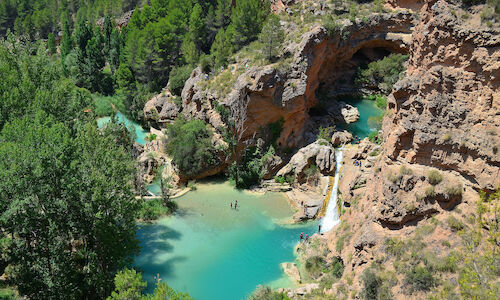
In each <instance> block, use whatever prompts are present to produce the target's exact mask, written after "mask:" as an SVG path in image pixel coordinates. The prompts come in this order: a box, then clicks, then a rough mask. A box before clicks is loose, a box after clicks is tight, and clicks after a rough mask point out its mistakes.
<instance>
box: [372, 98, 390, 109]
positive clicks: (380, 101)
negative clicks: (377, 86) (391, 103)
mask: <svg viewBox="0 0 500 300" xmlns="http://www.w3.org/2000/svg"><path fill="white" fill-rule="evenodd" d="M375 103H376V105H377V107H378V108H380V109H383V110H385V109H386V108H387V98H386V97H384V96H377V97H376V98H375Z"/></svg>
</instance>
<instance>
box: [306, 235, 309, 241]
mask: <svg viewBox="0 0 500 300" xmlns="http://www.w3.org/2000/svg"><path fill="white" fill-rule="evenodd" d="M308 240H309V235H308V234H306V242H307V241H308Z"/></svg>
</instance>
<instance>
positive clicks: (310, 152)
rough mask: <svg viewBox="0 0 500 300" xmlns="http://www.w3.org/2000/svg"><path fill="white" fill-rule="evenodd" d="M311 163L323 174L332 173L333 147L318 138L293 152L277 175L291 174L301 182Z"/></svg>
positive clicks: (333, 167)
mask: <svg viewBox="0 0 500 300" xmlns="http://www.w3.org/2000/svg"><path fill="white" fill-rule="evenodd" d="M312 164H315V165H316V166H317V167H318V168H319V171H320V172H321V173H322V174H323V175H332V174H333V173H334V171H335V149H334V148H333V147H332V146H331V145H330V144H329V143H328V142H327V141H325V140H318V141H316V142H314V143H312V144H310V145H308V146H306V147H304V148H302V149H300V150H299V151H298V152H297V153H296V154H294V155H293V156H292V158H291V159H290V162H289V163H288V164H287V165H286V166H284V167H283V168H282V169H281V170H279V171H278V173H277V175H278V176H286V175H290V174H292V175H294V176H295V179H296V180H297V181H298V182H301V183H302V182H304V179H305V174H304V172H305V170H306V169H307V168H308V167H309V166H311V165H312Z"/></svg>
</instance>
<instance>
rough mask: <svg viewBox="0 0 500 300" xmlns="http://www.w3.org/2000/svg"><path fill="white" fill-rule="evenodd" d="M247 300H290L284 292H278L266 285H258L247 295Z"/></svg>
mask: <svg viewBox="0 0 500 300" xmlns="http://www.w3.org/2000/svg"><path fill="white" fill-rule="evenodd" d="M248 300H290V298H289V297H288V296H287V295H286V294H285V293H279V292H276V291H273V290H272V289H271V288H270V287H268V286H262V285H259V286H258V287H257V289H256V290H255V291H254V292H253V293H252V294H251V295H250V296H249V297H248Z"/></svg>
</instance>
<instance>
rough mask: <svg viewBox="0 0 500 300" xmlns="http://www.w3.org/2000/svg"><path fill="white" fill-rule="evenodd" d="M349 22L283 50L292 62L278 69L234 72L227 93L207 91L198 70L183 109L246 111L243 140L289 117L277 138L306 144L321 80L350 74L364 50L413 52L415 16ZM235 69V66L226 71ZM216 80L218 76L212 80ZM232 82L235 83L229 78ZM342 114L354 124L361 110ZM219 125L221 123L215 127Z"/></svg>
mask: <svg viewBox="0 0 500 300" xmlns="http://www.w3.org/2000/svg"><path fill="white" fill-rule="evenodd" d="M347 22H348V23H346V24H344V25H345V28H344V29H343V32H347V33H348V34H347V36H346V37H344V35H345V34H342V33H340V32H338V33H335V34H333V35H332V36H329V35H328V33H327V31H326V29H325V28H323V27H322V26H317V27H315V28H313V29H312V30H311V31H309V32H307V33H305V34H304V35H303V37H302V40H301V42H300V43H298V44H290V45H287V46H286V48H285V49H284V51H283V53H287V55H289V56H291V57H292V62H291V64H290V66H288V67H286V68H280V69H278V68H277V66H276V65H268V66H264V67H255V66H249V67H248V69H246V68H244V69H243V70H240V69H238V68H240V67H241V66H235V68H236V70H234V71H231V72H232V73H233V76H235V77H236V78H235V80H234V83H232V84H233V87H232V90H231V92H230V93H228V94H227V95H222V94H217V92H215V91H213V90H210V89H206V88H205V86H206V85H205V84H204V83H203V81H204V80H207V79H205V78H204V75H203V74H202V73H201V70H199V69H196V70H195V71H194V72H193V74H192V75H191V78H190V79H189V80H188V81H187V82H186V85H185V87H184V90H183V92H182V100H183V112H184V113H186V114H187V115H189V116H192V117H196V118H200V119H204V120H207V121H208V122H209V123H211V124H212V125H214V124H213V122H214V121H215V120H209V118H208V117H207V115H208V111H210V110H213V102H214V101H215V100H217V101H218V103H219V104H223V105H224V106H226V107H242V109H244V110H245V112H246V113H245V115H246V117H247V118H246V122H245V127H246V130H245V132H244V137H243V140H245V139H250V138H252V137H254V136H255V135H256V134H259V132H260V131H259V130H260V129H261V128H266V127H267V126H268V125H269V124H271V123H274V122H277V121H279V120H280V119H283V120H284V124H283V130H282V131H281V135H280V137H279V138H278V140H277V145H278V146H280V147H290V148H294V147H297V146H300V145H302V144H303V143H304V129H305V125H306V124H307V121H308V120H309V114H308V111H309V109H310V108H311V107H313V106H314V105H316V102H317V99H316V94H315V92H316V90H317V89H318V87H319V86H320V84H324V85H332V86H333V84H334V83H335V82H336V81H337V79H339V78H341V77H343V76H344V77H345V76H346V75H345V74H344V73H343V72H342V69H343V68H345V64H346V63H347V64H349V63H348V61H349V60H350V59H351V58H352V57H353V55H354V54H355V53H356V52H358V51H361V50H363V49H370V48H384V49H387V50H388V51H391V52H404V53H406V52H407V51H408V46H409V44H408V42H409V41H410V39H409V36H410V33H411V28H412V26H413V25H414V24H413V23H414V17H413V15H412V14H410V13H406V12H397V13H387V14H379V15H372V16H370V18H368V20H367V21H363V22H359V23H356V24H353V23H350V22H349V21H347ZM226 72H229V70H226ZM208 80H212V79H208ZM228 84H231V82H229V83H228ZM344 108H345V109H343V110H342V109H341V111H342V112H341V114H342V115H343V116H344V119H346V120H345V121H347V122H353V121H354V120H355V119H357V118H358V116H359V113H357V112H356V110H355V109H353V108H349V107H347V106H344ZM214 127H215V128H217V127H216V126H214Z"/></svg>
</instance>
